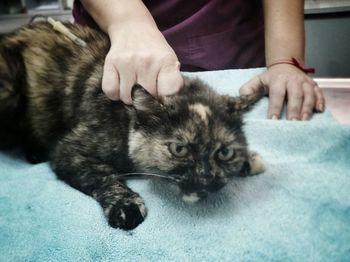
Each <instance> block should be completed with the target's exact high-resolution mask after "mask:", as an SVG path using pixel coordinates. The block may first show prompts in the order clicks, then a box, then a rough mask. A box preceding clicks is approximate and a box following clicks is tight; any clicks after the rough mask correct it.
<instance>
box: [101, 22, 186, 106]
mask: <svg viewBox="0 0 350 262" xmlns="http://www.w3.org/2000/svg"><path fill="white" fill-rule="evenodd" d="M109 36H110V39H111V48H110V50H109V52H108V54H107V56H106V59H105V64H104V72H103V77H102V89H103V92H104V93H105V94H106V95H107V97H108V98H110V99H112V100H119V99H120V100H121V101H123V102H124V103H126V104H131V103H132V100H131V88H132V86H133V85H134V84H135V83H138V84H140V85H141V86H143V87H144V88H145V89H146V90H147V91H148V92H149V93H150V94H152V95H153V96H158V95H159V96H165V95H170V94H173V93H176V92H177V91H179V89H180V88H181V87H182V86H183V78H182V76H181V73H180V63H179V62H178V59H177V57H176V54H175V52H174V51H173V49H172V48H171V47H170V46H169V44H168V43H167V42H166V40H165V38H164V36H163V35H162V34H161V32H160V31H159V30H158V29H157V28H156V27H155V26H150V25H148V24H147V25H144V24H142V23H140V22H132V21H129V22H125V23H123V24H122V25H119V26H118V27H116V28H111V29H110V30H109Z"/></svg>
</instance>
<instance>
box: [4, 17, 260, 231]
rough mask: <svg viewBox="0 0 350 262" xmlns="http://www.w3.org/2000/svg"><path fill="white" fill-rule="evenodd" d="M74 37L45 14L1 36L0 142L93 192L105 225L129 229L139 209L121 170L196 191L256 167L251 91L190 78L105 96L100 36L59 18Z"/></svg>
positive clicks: (104, 45)
mask: <svg viewBox="0 0 350 262" xmlns="http://www.w3.org/2000/svg"><path fill="white" fill-rule="evenodd" d="M66 26H67V27H68V28H69V29H70V30H71V31H72V32H73V33H74V34H75V35H77V36H79V37H80V38H81V39H83V40H84V41H86V43H87V46H86V47H80V46H78V45H76V44H74V43H73V42H72V41H71V40H69V39H68V38H66V37H65V36H63V35H62V34H60V33H58V32H55V31H54V30H53V29H52V27H51V25H49V24H48V23H45V22H39V23H35V24H33V25H30V26H26V27H23V28H21V29H19V30H17V31H16V32H13V33H10V34H7V35H3V36H1V38H0V123H1V128H0V137H1V138H0V145H1V146H2V148H4V147H11V146H18V145H21V146H23V147H24V149H25V151H26V154H27V157H28V159H29V160H30V161H31V162H39V161H40V160H50V163H51V167H52V169H53V170H54V172H55V173H56V175H57V176H58V177H59V178H60V179H62V180H64V181H65V182H66V183H68V184H69V185H71V186H73V187H74V188H76V189H78V190H80V191H82V192H84V193H85V194H88V195H90V196H92V197H93V198H95V199H96V200H97V201H98V202H99V203H100V205H101V206H102V208H103V211H104V213H105V215H106V217H107V219H108V222H109V224H110V225H111V226H112V227H119V228H123V229H133V228H135V227H136V226H137V225H138V224H140V223H141V222H142V221H143V220H144V218H145V216H146V208H145V205H144V202H143V200H142V198H141V197H140V196H139V195H138V194H137V193H135V192H133V191H132V190H131V189H129V188H128V187H127V186H126V185H125V183H124V179H125V176H126V175H127V174H128V173H138V172H139V173H152V174H154V176H160V177H163V178H167V179H168V180H169V181H172V182H174V183H176V184H177V185H178V186H179V188H180V189H181V191H182V193H183V195H184V200H189V201H190V200H198V199H200V198H202V197H205V196H206V195H207V194H208V192H214V191H217V190H219V189H220V188H222V187H223V186H224V185H226V184H227V183H228V181H229V180H230V179H231V178H232V177H233V176H237V175H247V174H255V173H258V172H260V171H262V169H263V165H262V162H261V160H260V158H259V157H258V156H257V155H256V154H252V153H250V152H249V151H248V148H247V142H246V139H245V136H244V133H243V131H242V113H243V112H244V111H247V110H248V109H249V107H250V105H252V104H253V103H254V102H256V101H257V100H258V99H259V96H258V95H256V96H245V97H236V98H233V97H228V96H221V95H218V94H216V93H215V92H214V91H213V90H211V89H210V88H209V87H208V86H206V85H205V84H204V83H202V82H200V81H199V80H190V79H186V81H185V87H184V88H183V89H182V90H181V91H180V92H179V93H178V94H175V95H172V96H168V97H158V98H154V97H152V96H151V95H150V94H148V93H147V92H146V91H145V90H144V89H143V88H142V87H140V86H139V85H135V86H134V87H133V90H132V99H133V106H126V105H124V104H123V103H121V102H115V101H111V100H109V99H108V98H106V96H105V95H104V94H103V93H102V90H101V78H102V70H103V63H104V58H105V55H106V53H107V51H108V49H109V40H108V37H107V36H106V35H104V34H103V33H100V32H97V31H94V30H92V29H89V28H85V27H80V26H76V25H71V24H66Z"/></svg>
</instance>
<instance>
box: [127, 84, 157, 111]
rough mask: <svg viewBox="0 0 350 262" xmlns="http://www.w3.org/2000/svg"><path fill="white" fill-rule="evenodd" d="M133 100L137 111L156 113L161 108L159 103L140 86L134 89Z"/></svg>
mask: <svg viewBox="0 0 350 262" xmlns="http://www.w3.org/2000/svg"><path fill="white" fill-rule="evenodd" d="M131 99H132V104H133V106H134V108H135V109H136V110H137V111H142V112H154V111H158V110H159V109H160V108H161V105H160V103H159V101H158V100H157V99H156V98H155V97H153V96H152V95H151V94H150V93H148V92H147V90H146V89H144V88H143V87H142V86H141V85H139V84H135V85H134V86H133V87H132V90H131Z"/></svg>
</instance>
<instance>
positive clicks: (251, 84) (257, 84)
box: [239, 76, 267, 95]
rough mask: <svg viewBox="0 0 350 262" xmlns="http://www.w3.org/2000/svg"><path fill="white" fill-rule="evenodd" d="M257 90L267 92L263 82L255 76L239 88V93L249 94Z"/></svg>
mask: <svg viewBox="0 0 350 262" xmlns="http://www.w3.org/2000/svg"><path fill="white" fill-rule="evenodd" d="M258 92H264V93H265V94H266V93H267V91H266V89H265V85H264V84H263V82H262V81H261V78H260V77H259V76H256V77H254V78H253V79H251V80H249V81H248V82H247V83H245V84H244V85H242V86H241V87H240V89H239V94H240V95H250V94H253V93H258Z"/></svg>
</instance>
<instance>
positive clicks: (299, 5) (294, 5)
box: [264, 0, 305, 65]
mask: <svg viewBox="0 0 350 262" xmlns="http://www.w3.org/2000/svg"><path fill="white" fill-rule="evenodd" d="M264 17H265V50H266V65H270V64H272V63H274V62H275V61H277V60H279V59H286V58H292V57H293V58H295V59H297V60H298V61H299V62H304V52H305V32H304V1H303V0H293V1H290V0H264Z"/></svg>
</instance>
